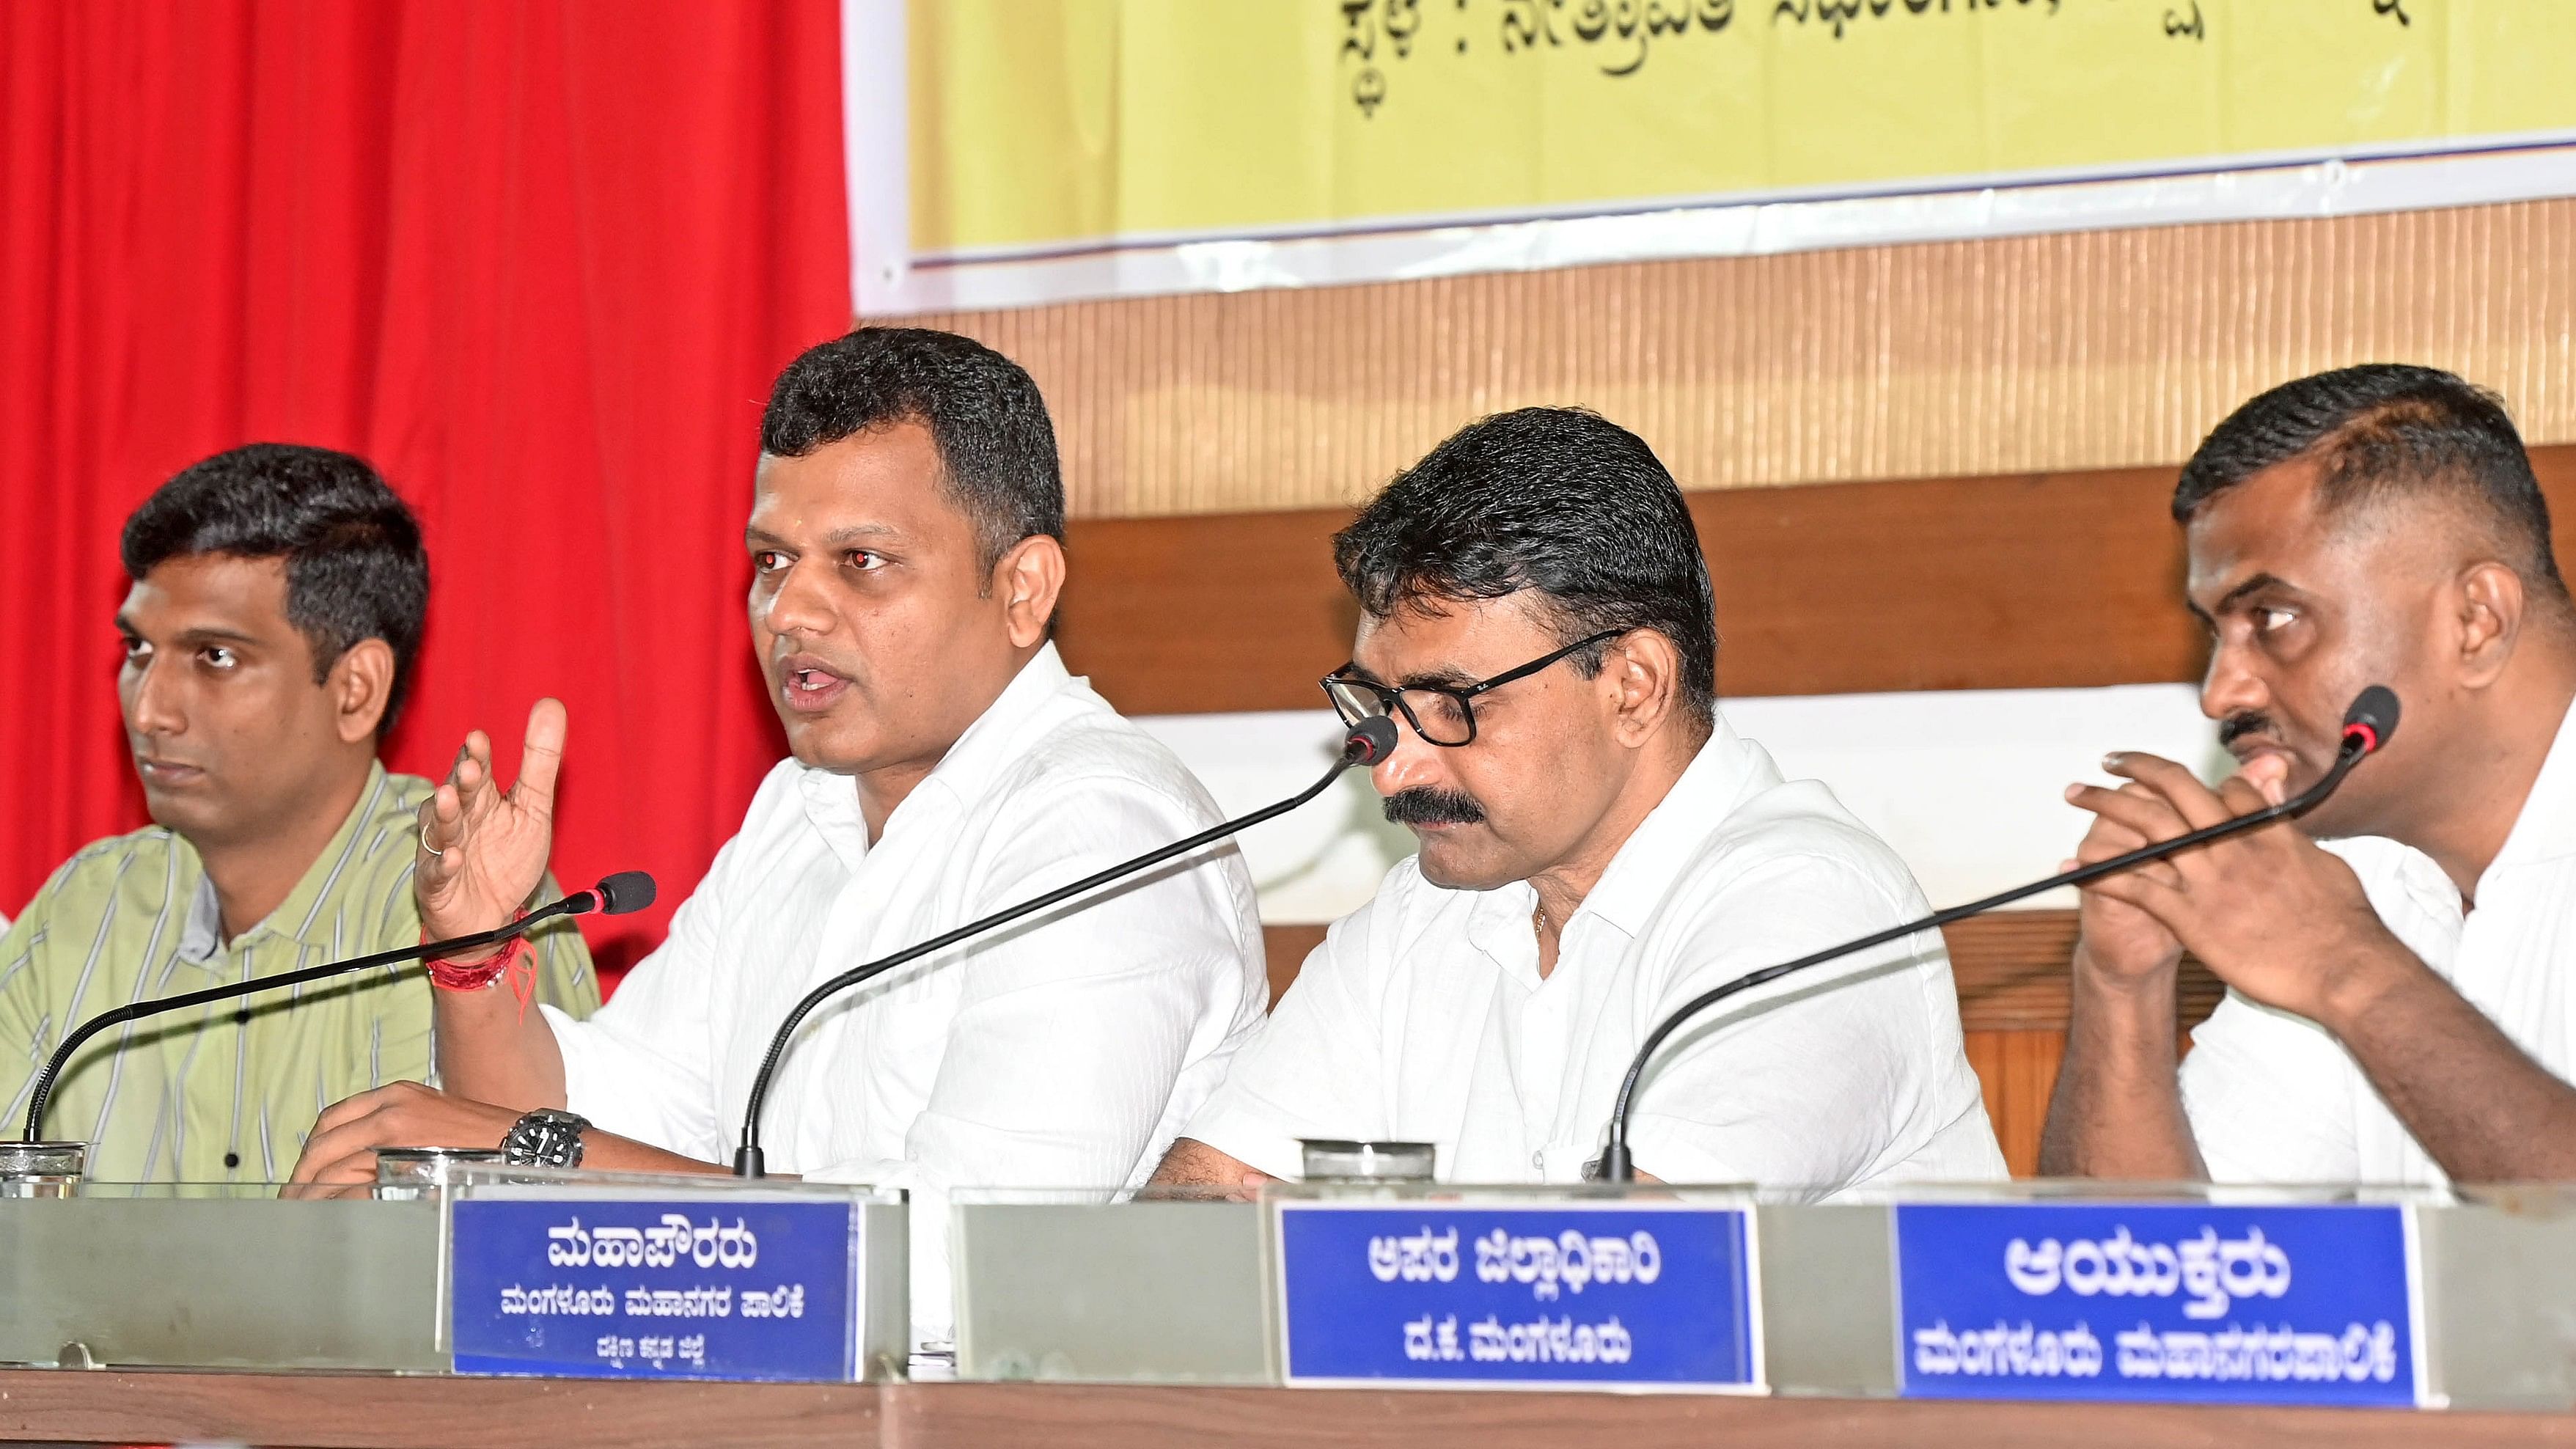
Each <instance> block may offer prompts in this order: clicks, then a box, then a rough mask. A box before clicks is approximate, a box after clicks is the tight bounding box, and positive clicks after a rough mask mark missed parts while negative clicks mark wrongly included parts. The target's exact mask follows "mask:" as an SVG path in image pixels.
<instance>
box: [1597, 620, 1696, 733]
mask: <svg viewBox="0 0 2576 1449" xmlns="http://www.w3.org/2000/svg"><path fill="white" fill-rule="evenodd" d="M1601 677H1602V678H1603V679H1604V680H1606V681H1608V683H1609V686H1610V688H1611V689H1612V690H1613V691H1614V695H1613V698H1614V702H1615V706H1616V709H1617V714H1616V717H1615V719H1614V720H1613V723H1612V725H1611V729H1612V732H1613V733H1614V734H1615V735H1616V736H1617V737H1618V740H1619V743H1621V744H1623V745H1627V746H1630V747H1631V748H1634V747H1635V746H1638V745H1642V744H1644V743H1645V742H1646V741H1647V740H1648V739H1650V738H1652V737H1653V735H1654V733H1655V731H1656V730H1657V729H1659V728H1661V727H1662V726H1663V725H1664V724H1666V723H1668V722H1669V721H1670V720H1671V719H1672V717H1673V714H1674V712H1675V711H1676V710H1677V709H1679V708H1680V706H1681V691H1682V652H1681V651H1680V650H1679V649H1676V648H1674V647H1673V641H1672V640H1670V639H1667V638H1665V637H1664V636H1663V635H1662V634H1660V633H1658V632H1656V631H1655V630H1652V629H1632V630H1630V631H1628V632H1627V633H1625V634H1622V635H1620V636H1619V637H1618V638H1616V639H1613V640H1611V641H1610V642H1609V643H1607V644H1605V645H1603V646H1601Z"/></svg>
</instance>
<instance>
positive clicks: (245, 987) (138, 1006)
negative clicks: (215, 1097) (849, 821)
mask: <svg viewBox="0 0 2576 1449" xmlns="http://www.w3.org/2000/svg"><path fill="white" fill-rule="evenodd" d="M652 903H653V878H652V877H651V876H649V875H646V874H645V873H644V872H642V871H640V870H629V871H620V872H618V873H617V874H616V875H613V876H610V877H609V878H608V879H606V880H603V881H601V882H600V883H599V885H598V886H597V888H595V889H592V890H586V891H577V892H575V893H574V894H572V895H568V896H565V897H564V898H563V899H561V900H559V901H550V902H548V903H547V904H545V905H542V906H539V907H537V908H536V909H535V910H533V911H530V912H528V913H527V914H526V915H524V916H521V917H520V918H519V919H517V920H515V921H512V922H510V923H509V924H508V925H506V926H500V927H496V928H494V929H492V930H489V931H477V932H475V933H474V934H472V935H470V936H457V937H454V938H453V939H450V940H445V941H424V942H422V943H421V944H419V945H417V946H404V947H400V948H398V949H396V950H392V951H378V952H377V953H375V954H374V955H372V956H358V957H354V958H352V959H350V960H347V961H325V962H323V963H322V964H321V965H319V966H307V967H304V968H303V969H301V970H297V971H281V972H279V973H277V974H276V975H274V976H261V977H256V978H254V979H252V980H249V981H239V982H234V983H233V984H231V985H228V986H209V987H206V988H205V989H204V990H202V991H185V992H181V993H180V994H179V995H177V996H160V997H155V998H153V999H152V1000H149V1001H133V1002H128V1003H126V1004H125V1005H123V1006H119V1007H115V1008H113V1009H111V1010H108V1011H102V1012H100V1013H99V1014H98V1015H96V1016H93V1017H91V1018H90V1019H89V1020H87V1021H84V1022H82V1023H81V1024H80V1025H79V1026H77V1027H74V1028H73V1029H72V1032H71V1034H70V1035H69V1036H66V1037H64V1038H63V1042H62V1045H60V1046H58V1047H56V1048H54V1055H53V1057H52V1058H51V1059H50V1060H48V1061H47V1062H46V1063H45V1069H44V1070H43V1071H41V1072H38V1073H37V1074H36V1087H35V1091H34V1092H33V1093H32V1094H30V1095H29V1097H28V1099H27V1135H26V1137H25V1138H24V1139H23V1140H25V1141H28V1142H36V1141H39V1140H41V1134H42V1132H43V1131H44V1124H45V1104H46V1103H47V1102H49V1101H51V1100H52V1098H53V1095H54V1079H55V1078H56V1077H59V1076H61V1075H62V1071H63V1067H64V1066H65V1065H66V1064H68V1063H69V1062H70V1061H71V1059H72V1053H73V1052H76V1051H78V1050H80V1048H81V1046H82V1045H83V1044H84V1043H86V1042H87V1041H88V1040H89V1039H90V1038H91V1037H94V1036H96V1035H98V1034H99V1033H100V1032H102V1031H105V1030H107V1029H108V1028H109V1027H111V1026H118V1025H122V1024H123V1023H126V1022H129V1021H141V1020H143V1019H144V1018H146V1017H152V1016H160V1015H162V1014H164V1013H166V1012H172V1011H181V1010H185V1009H186V1008H188V1007H191V1006H206V1005H210V1004H212V1003H214V1002H218V1001H231V1000H234V999H236V998H238V997H244V996H250V995H254V994H257V993H259V992H264V991H275V990H277V989H279V988H280V987H286V986H301V985H303V984H304V983H305V982H308V981H326V980H329V979H330V978H331V977H334V976H344V975H347V974H349V973H351V972H355V971H364V970H366V969H368V968H369V967H372V966H397V965H400V964H402V963H403V962H406V961H421V960H436V959H440V958H443V957H447V956H453V955H456V954H457V953H459V952H462V951H478V950H481V949H482V948H483V947H485V946H497V945H499V944H501V943H502V942H504V941H507V940H509V939H511V938H512V937H514V936H518V935H522V934H524V933H526V932H528V931H531V930H534V929H535V928H536V927H538V926H542V925H544V924H545V923H546V922H548V921H551V920H554V919H556V918H557V917H560V916H583V915H588V914H590V913H591V912H593V911H605V912H606V913H607V914H609V915H613V916H617V915H624V914H626V913H627V912H628V911H637V910H642V909H643V908H644V907H646V906H649V905H651V904H652Z"/></svg>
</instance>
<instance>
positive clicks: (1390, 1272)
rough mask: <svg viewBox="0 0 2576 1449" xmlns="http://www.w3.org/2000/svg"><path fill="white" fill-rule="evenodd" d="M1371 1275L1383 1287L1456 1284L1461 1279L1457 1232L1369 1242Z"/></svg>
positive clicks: (1427, 1233)
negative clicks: (1398, 1282) (1396, 1281)
mask: <svg viewBox="0 0 2576 1449" xmlns="http://www.w3.org/2000/svg"><path fill="white" fill-rule="evenodd" d="M1369 1273H1370V1274H1371V1275H1372V1276H1374V1277H1375V1278H1376V1279H1377V1281H1379V1282H1381V1283H1392V1282H1394V1281H1395V1280H1397V1279H1398V1278H1401V1279H1403V1280H1404V1281H1405V1282H1407V1283H1453V1282H1456V1281H1457V1278H1458V1230H1457V1229H1456V1228H1454V1227H1453V1228H1451V1229H1450V1230H1449V1231H1447V1232H1445V1233H1434V1232H1432V1231H1431V1229H1430V1228H1428V1227H1425V1228H1424V1229H1423V1230H1422V1231H1421V1232H1418V1233H1414V1234H1412V1235H1411V1236H1409V1237H1401V1238H1371V1239H1369Z"/></svg>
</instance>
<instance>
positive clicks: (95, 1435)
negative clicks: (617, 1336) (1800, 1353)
mask: <svg viewBox="0 0 2576 1449" xmlns="http://www.w3.org/2000/svg"><path fill="white" fill-rule="evenodd" d="M0 1438H4V1439H7V1440H11V1441H22V1442H23V1441H29V1440H34V1441H51V1442H57V1443H66V1442H67V1443H103V1444H137V1443H159V1444H185V1443H204V1442H208V1441H229V1442H233V1443H244V1444H274V1445H314V1446H349V1449H447V1446H466V1445H470V1446H475V1449H580V1446H588V1445H601V1446H608V1449H651V1446H658V1445H670V1446H675V1449H678V1446H687V1449H698V1446H703V1445H716V1444H721V1445H727V1446H740V1449H752V1446H761V1445H777V1446H781V1449H788V1446H794V1449H813V1446H816V1445H827V1444H828V1445H835V1446H868V1445H885V1446H888V1449H948V1446H958V1449H964V1446H982V1445H1006V1446H1021V1445H1027V1446H1043V1449H1150V1446H1161V1445H1173V1446H1180V1445H1193V1446H1195V1445H1202V1444H1228V1445H1244V1446H1259V1445H1278V1446H1283V1449H1285V1446H1295V1449H1321V1446H1335V1449H1372V1446H1384V1449H1452V1446H1455V1449H1568V1446H1577V1445H1587V1444H1597V1445H1605V1446H1608V1445H1615V1446H1617V1449H1657V1446H1664V1445H1671V1446H1675V1449H1681V1446H1689V1449H1720V1446H1722V1449H1769V1446H1775V1445H1776V1446H1781V1449H1791V1446H1795V1449H1808V1446H1814V1445H1820V1444H1831V1445H1837V1446H1843V1445H1849V1446H1870V1449H1875V1446H1886V1449H1916V1446H1925V1445H1954V1446H1961V1449H1990V1446H2009V1445H2031V1446H2040V1445H2046V1446H2052V1449H2054V1446H2063V1445H2074V1444H2080V1445H2083V1446H2085V1449H2125V1446H2133V1445H2134V1446H2141V1449H2145V1446H2155V1449H2167V1446H2170V1449H2181V1446H2186V1445H2189V1446H2209V1445H2232V1444H2267V1445H2268V1444H2282V1445H2320V1446H2331V1449H2377V1446H2382V1445H2385V1446H2389V1449H2413V1446H2416V1445H2420V1444H2424V1443H2427V1442H2439V1443H2442V1444H2462V1445H2504V1444H2515V1445H2520V1444H2576V1415H2539V1414H2468V1413H2448V1414H2443V1415H2440V1416H2439V1417H2430V1416H2426V1415H2421V1414H2410V1413H2404V1412H2379V1411H2369V1410H2327V1409H2198V1408H2163V1407H2140V1406H2133V1405H2121V1406H2105V1405H2099V1404H1944V1403H1924V1402H1908V1401H1897V1400H1878V1401H1864V1400H1853V1399H1815V1398H1732V1397H1723V1396H1704V1395H1663V1394H1560V1393H1457V1392H1438V1393H1433V1392H1414V1393H1408V1392H1397V1391H1340V1390H1315V1389H1214V1388H1208V1389H1201V1388H1128V1387H1107V1386H1060V1385H1052V1384H894V1385H887V1386H883V1387H872V1386H867V1385H840V1384H681V1383H636V1382H626V1381H604V1380H572V1379H464V1378H443V1377H421V1378H397V1377H385V1376H371V1375H342V1374H256V1373H225V1374H216V1373H192V1372H176V1371H173V1372H165V1373H111V1372H96V1371H93V1372H83V1371H80V1370H76V1369H53V1370H16V1371H6V1372H0Z"/></svg>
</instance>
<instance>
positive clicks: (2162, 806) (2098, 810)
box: [2066, 785, 2191, 849]
mask: <svg viewBox="0 0 2576 1449" xmlns="http://www.w3.org/2000/svg"><path fill="white" fill-rule="evenodd" d="M2066 803H2067V804H2069V805H2072V806H2074V807H2075V808H2076V809H2078V810H2089V811H2091V812H2093V813H2094V814H2095V815H2098V816H2100V817H2102V819H2103V820H2106V821H2109V822H2110V823H2112V824H2114V825H2117V826H2119V827H2121V828H2123V829H2125V830H2127V831H2128V832H2129V833H2131V834H2132V835H2135V836H2137V837H2138V843H2139V844H2140V845H2145V844H2149V843H2152V842H2154V841H2159V840H2171V839H2173V838H2174V837H2175V836H2177V835H2180V834H2183V833H2184V832H2185V831H2187V830H2189V829H2190V828H2191V827H2190V825H2189V824H2188V823H2187V822H2186V821H2185V820H2184V818H2183V817H2182V815H2181V814H2180V813H2179V812H2177V811H2176V810H2175V809H2174V807H2173V806H2172V804H2170V803H2169V802H2167V801H2166V800H2165V799H2164V798H2163V797H2162V796H2160V795H2158V794H2156V793H2155V792H2154V791H2152V790H2148V789H2136V788H2129V787H2124V788H2121V789H2118V790H2114V789H2111V788H2109V787H2107V786H2103V785H2070V786H2068V787H2067V789H2066ZM2086 838H2087V839H2088V840H2089V839H2090V838H2091V837H2090V836H2089V835H2088V836H2087V837H2086ZM2132 848H2133V849H2134V848H2135V847H2132Z"/></svg>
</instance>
